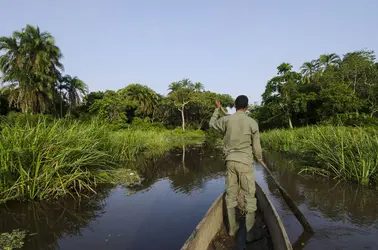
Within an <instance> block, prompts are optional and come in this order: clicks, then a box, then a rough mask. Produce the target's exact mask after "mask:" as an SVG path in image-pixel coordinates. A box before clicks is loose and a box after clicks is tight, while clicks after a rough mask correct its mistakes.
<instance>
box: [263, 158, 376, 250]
mask: <svg viewBox="0 0 378 250" xmlns="http://www.w3.org/2000/svg"><path fill="white" fill-rule="evenodd" d="M265 159H266V161H267V163H268V165H269V167H270V169H271V170H272V172H273V173H274V175H275V178H276V180H277V181H278V182H279V183H280V184H281V185H282V186H283V187H284V188H285V190H286V191H287V192H288V193H289V195H290V196H291V197H292V198H293V200H294V201H295V202H296V204H297V205H299V208H300V209H301V211H302V212H303V213H304V215H305V216H306V217H307V219H308V220H309V222H310V224H311V225H312V226H313V227H314V230H315V233H316V234H315V236H314V237H313V238H312V239H310V240H309V245H307V246H306V247H304V248H303V249H317V247H319V248H320V247H323V248H324V247H326V249H333V248H327V247H331V246H333V245H335V246H337V247H340V249H363V248H364V247H367V248H369V247H373V246H375V245H376V244H377V240H376V239H375V238H376V237H375V234H376V233H378V227H377V220H378V199H377V197H378V192H377V191H376V190H372V189H368V188H363V187H361V186H358V185H356V184H353V183H347V182H341V181H339V182H338V181H336V180H333V179H325V178H317V177H315V176H311V177H305V176H299V175H297V174H296V172H298V170H297V169H296V168H295V166H293V165H292V164H291V162H290V161H288V160H287V159H285V158H284V157H283V156H281V155H279V154H272V153H270V154H267V155H266V157H265ZM262 179H263V182H264V183H265V184H266V186H267V188H268V189H269V191H270V194H271V195H272V197H273V198H274V203H275V205H276V206H277V207H278V209H281V214H282V216H283V217H284V222H285V223H284V224H285V226H286V228H287V229H288V231H291V237H290V238H291V239H292V242H293V241H294V240H293V239H295V238H296V237H297V236H298V235H299V234H300V233H301V227H300V225H299V223H298V222H296V221H295V220H296V219H295V217H294V216H292V215H291V212H290V211H289V210H288V207H287V205H286V203H285V202H284V200H283V199H282V198H281V194H280V192H279V190H278V189H277V188H276V186H275V184H274V182H273V180H272V179H271V178H270V177H269V176H268V175H267V174H263V175H262ZM285 219H286V221H285ZM294 228H295V229H294ZM293 232H294V234H293ZM289 234H290V233H289ZM289 236H290V235H289ZM335 241H337V243H336V242H335ZM298 246H299V245H297V247H298ZM302 247H303V246H301V247H298V249H302ZM342 247H343V248H342Z"/></svg>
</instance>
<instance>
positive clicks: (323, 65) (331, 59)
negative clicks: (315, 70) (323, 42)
mask: <svg viewBox="0 0 378 250" xmlns="http://www.w3.org/2000/svg"><path fill="white" fill-rule="evenodd" d="M339 63H340V56H338V55H337V54H335V53H331V54H323V55H320V57H319V59H318V67H319V68H320V69H321V70H322V71H325V70H326V69H327V68H328V67H329V66H336V65H338V64H339Z"/></svg>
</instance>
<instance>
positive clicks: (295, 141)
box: [262, 126, 378, 184]
mask: <svg viewBox="0 0 378 250" xmlns="http://www.w3.org/2000/svg"><path fill="white" fill-rule="evenodd" d="M262 142H263V146H264V147H265V148H267V149H270V150H273V151H278V152H285V153H287V154H290V155H294V156H296V157H297V158H298V157H299V158H300V159H302V160H304V161H305V163H304V164H308V165H310V167H306V168H304V169H303V170H302V171H306V172H308V171H310V172H312V173H317V174H321V175H325V176H330V175H332V176H335V177H336V178H341V179H347V180H354V181H357V182H359V183H361V184H368V183H369V182H371V181H372V182H376V181H377V180H378V154H377V148H378V130H376V129H375V128H368V127H366V128H352V127H338V126H324V127H305V128H299V129H293V130H272V131H269V132H265V133H263V135H262Z"/></svg>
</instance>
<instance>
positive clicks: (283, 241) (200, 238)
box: [181, 183, 292, 250]
mask: <svg viewBox="0 0 378 250" xmlns="http://www.w3.org/2000/svg"><path fill="white" fill-rule="evenodd" d="M256 198H257V204H258V210H259V211H258V212H257V216H256V217H259V218H256V224H257V221H258V220H259V219H261V220H263V223H264V224H265V225H266V227H267V229H268V230H267V231H269V238H270V241H271V242H270V244H269V245H270V246H271V247H269V249H273V250H292V245H291V243H290V241H289V238H288V236H287V233H286V230H285V228H284V227H283V224H282V222H281V219H280V217H279V215H278V214H277V211H276V210H275V208H274V206H273V204H272V203H271V201H270V200H269V198H268V197H267V196H266V194H265V192H264V191H263V190H262V189H261V188H260V186H259V185H258V184H257V183H256ZM224 199H225V194H224V193H223V194H221V195H220V196H219V197H218V198H217V199H216V200H215V201H214V203H213V204H212V205H211V207H210V208H209V210H208V211H207V212H206V214H205V216H204V217H203V219H202V220H201V222H200V223H199V224H198V225H197V227H196V228H195V229H194V230H193V232H192V234H191V235H190V236H189V238H188V240H187V241H186V242H185V244H184V245H183V247H182V248H181V250H206V249H211V248H209V246H210V243H212V244H213V243H214V242H213V241H214V240H218V239H219V237H220V236H219V235H222V234H223V235H226V234H225V233H224V231H226V229H227V215H226V212H225V211H226V206H225V201H224ZM239 204H240V202H239ZM241 226H242V229H241V230H239V232H238V234H242V233H241V232H242V231H243V229H244V228H243V225H241ZM244 233H245V230H244ZM244 237H245V236H244ZM226 240H229V239H226ZM265 249H267V248H265Z"/></svg>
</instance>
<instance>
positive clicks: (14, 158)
mask: <svg viewBox="0 0 378 250" xmlns="http://www.w3.org/2000/svg"><path fill="white" fill-rule="evenodd" d="M202 137H204V135H203V134H202V133H201V132H196V131H193V132H192V131H189V132H188V133H185V134H182V133H179V132H177V131H168V130H165V129H157V130H149V131H139V130H136V129H127V130H118V131H114V130H113V129H112V128H111V127H109V126H108V125H106V124H101V123H99V122H95V121H94V122H91V123H80V122H74V121H68V120H53V121H50V120H46V119H44V118H43V117H42V118H39V119H38V120H37V121H34V122H32V123H28V122H16V123H7V122H2V123H1V125H0V202H1V201H3V202H4V201H7V200H11V199H30V200H35V199H51V198H57V197H60V196H63V195H71V196H81V195H82V194H84V193H85V192H87V191H91V192H94V191H95V190H94V188H95V187H96V185H97V184H99V183H109V182H114V181H117V178H119V177H120V176H123V177H125V176H130V178H129V179H128V180H123V182H135V181H137V180H138V178H136V177H138V176H137V174H136V173H132V172H131V171H130V170H128V169H129V168H130V166H131V164H132V162H133V161H134V160H135V159H136V157H137V156H138V155H141V154H142V153H143V154H147V156H151V155H159V154H163V153H164V152H166V151H168V150H169V149H171V148H172V147H174V146H175V145H177V143H179V142H183V141H186V140H188V139H189V138H195V140H198V141H199V140H201V138H202ZM122 169H123V170H125V171H126V173H127V174H123V175H122V174H121V172H120V171H122Z"/></svg>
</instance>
